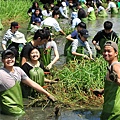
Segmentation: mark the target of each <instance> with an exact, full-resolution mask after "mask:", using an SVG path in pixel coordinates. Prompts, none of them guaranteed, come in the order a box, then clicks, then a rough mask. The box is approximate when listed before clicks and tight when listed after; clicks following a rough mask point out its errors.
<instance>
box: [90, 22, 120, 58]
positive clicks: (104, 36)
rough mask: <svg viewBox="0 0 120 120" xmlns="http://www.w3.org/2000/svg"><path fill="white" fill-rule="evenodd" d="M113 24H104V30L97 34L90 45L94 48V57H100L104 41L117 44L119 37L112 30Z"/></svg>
mask: <svg viewBox="0 0 120 120" xmlns="http://www.w3.org/2000/svg"><path fill="white" fill-rule="evenodd" d="M112 27H113V23H112V22H111V21H105V22H104V29H103V30H100V31H98V32H97V34H96V35H95V36H94V38H93V40H92V43H93V45H94V46H95V48H96V56H97V57H99V56H100V55H102V52H103V47H104V44H105V42H106V41H108V40H112V41H114V42H116V43H117V44H118V40H119V37H118V36H117V34H116V32H114V31H113V30H112Z"/></svg>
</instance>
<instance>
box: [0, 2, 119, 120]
mask: <svg viewBox="0 0 120 120" xmlns="http://www.w3.org/2000/svg"><path fill="white" fill-rule="evenodd" d="M62 4H63V3H62ZM70 5H71V6H72V4H70ZM86 5H87V3H86ZM79 6H80V5H79ZM44 8H45V9H47V8H46V6H44ZM38 9H39V7H37V8H35V9H34V10H33V8H30V9H29V10H28V14H29V16H31V23H30V24H31V25H34V24H35V25H37V24H36V23H37V22H38V21H39V22H38V23H40V24H41V28H36V29H35V30H33V39H32V40H31V41H30V42H27V41H26V39H25V36H24V34H23V33H21V32H19V31H18V28H19V27H20V26H19V24H18V23H17V22H12V23H11V26H10V29H8V30H7V32H6V33H5V35H4V37H3V40H2V48H3V50H4V51H3V52H2V54H1V60H2V62H3V68H1V69H0V111H1V112H2V113H4V114H10V115H20V114H24V108H23V103H22V97H28V96H32V97H36V96H37V95H39V93H43V94H45V95H46V96H47V97H48V99H50V100H52V101H55V100H56V99H55V97H54V96H53V95H51V94H50V93H48V92H47V91H46V90H45V89H44V88H43V86H44V83H45V82H48V83H57V82H58V81H57V80H49V79H47V78H45V75H44V73H45V72H50V69H51V68H52V66H53V64H55V63H56V62H57V60H58V59H59V52H58V49H57V44H56V43H55V41H54V40H53V39H52V37H51V36H52V35H51V28H50V27H54V28H55V30H56V31H57V32H58V31H59V32H60V33H62V34H63V35H65V33H64V32H63V30H62V29H61V28H60V26H59V23H58V22H57V20H56V19H57V18H58V17H59V12H58V11H57V10H55V8H54V10H53V12H52V13H50V12H47V13H49V14H50V15H52V17H48V16H49V15H46V18H45V19H44V20H43V16H42V15H43V14H44V15H45V14H46V12H45V11H44V12H43V11H40V9H39V12H40V13H41V15H40V18H38V17H37V18H35V19H34V16H35V15H34V13H32V14H30V13H31V12H33V11H34V12H35V11H36V12H38V11H37V10H38ZM91 14H92V15H93V13H91ZM81 20H82V19H81ZM36 21H37V22H36ZM41 21H42V22H41ZM42 26H44V27H43V28H42ZM112 27H113V23H112V22H111V21H105V22H104V29H103V30H100V31H98V33H97V34H96V35H95V36H94V37H93V40H92V43H93V45H94V46H95V48H96V51H97V55H96V57H99V56H100V55H102V54H103V57H104V59H105V60H106V61H107V62H108V63H109V69H108V73H107V75H106V80H105V89H104V99H105V101H104V106H103V111H102V115H101V119H102V120H107V119H109V118H110V119H114V118H117V117H118V118H119V112H116V111H119V108H118V107H117V106H119V105H118V104H119V97H118V95H119V85H120V80H119V79H120V73H119V67H120V65H119V62H118V45H117V44H118V41H119V38H118V36H117V34H116V33H115V32H114V31H113V30H112ZM88 37H89V33H88V30H87V28H86V23H85V22H82V21H80V22H79V23H78V24H77V25H76V27H75V30H74V31H73V32H72V33H71V34H70V35H68V36H66V39H67V42H66V44H65V49H64V55H65V56H66V62H67V63H68V62H70V61H71V60H76V59H78V60H79V61H81V59H89V60H94V58H93V53H92V50H91V47H90V45H89V42H88V40H87V38H88ZM52 48H53V50H54V54H55V57H54V58H53V60H52V61H51V50H52ZM84 48H86V49H87V51H88V54H85V53H84V51H83V50H84ZM14 65H15V66H14ZM108 86H111V87H108ZM112 88H115V89H114V90H113V89H112ZM108 94H110V95H111V96H109V95H108ZM116 94H118V95H116ZM115 95H116V96H117V97H116V96H115ZM114 101H115V102H114ZM108 106H110V109H109V110H108Z"/></svg>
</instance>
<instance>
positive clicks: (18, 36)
mask: <svg viewBox="0 0 120 120" xmlns="http://www.w3.org/2000/svg"><path fill="white" fill-rule="evenodd" d="M11 41H12V42H15V43H23V44H25V43H26V42H27V41H26V40H25V36H24V34H23V33H21V32H18V31H17V32H16V33H15V35H14V36H13V37H12V39H11Z"/></svg>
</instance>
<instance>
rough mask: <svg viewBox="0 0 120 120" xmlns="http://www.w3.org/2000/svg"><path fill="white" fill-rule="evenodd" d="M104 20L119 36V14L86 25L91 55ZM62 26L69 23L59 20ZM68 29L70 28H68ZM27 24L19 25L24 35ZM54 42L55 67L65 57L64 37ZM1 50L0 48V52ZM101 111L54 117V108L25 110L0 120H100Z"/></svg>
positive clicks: (1, 35) (82, 110)
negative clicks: (94, 38) (93, 40)
mask: <svg viewBox="0 0 120 120" xmlns="http://www.w3.org/2000/svg"><path fill="white" fill-rule="evenodd" d="M106 20H110V21H111V22H113V30H114V31H115V32H116V33H117V34H118V35H119V36H120V22H119V21H120V14H118V15H116V16H110V15H109V16H108V17H107V18H98V19H97V20H96V21H94V22H88V23H87V29H88V30H89V34H90V37H89V38H88V41H89V43H90V46H91V48H92V51H93V53H94V54H95V50H94V47H93V45H92V43H91V40H92V38H93V36H94V35H95V34H96V33H97V32H98V31H99V30H102V29H103V23H104V22H105V21H106ZM60 23H61V24H62V26H67V27H68V26H69V22H68V21H65V20H60ZM69 27H70V26H69ZM26 28H27V24H23V25H21V28H20V31H21V32H23V33H24V34H25V35H26ZM7 29H8V27H5V28H4V30H3V31H0V42H1V40H2V37H3V35H4V33H5V31H6V30H7ZM55 41H56V43H57V45H58V50H59V53H60V59H59V61H58V62H57V63H56V64H55V65H56V66H58V65H62V64H64V63H65V57H64V55H63V50H64V45H65V42H66V39H65V36H62V35H59V36H57V37H56V38H55ZM1 50H2V48H1V47H0V51H1ZM100 114H101V109H80V110H61V112H60V116H58V117H55V115H54V108H45V109H44V111H42V109H41V108H39V107H37V108H29V109H26V115H25V116H23V117H19V118H18V117H11V116H5V115H1V114H0V120H100Z"/></svg>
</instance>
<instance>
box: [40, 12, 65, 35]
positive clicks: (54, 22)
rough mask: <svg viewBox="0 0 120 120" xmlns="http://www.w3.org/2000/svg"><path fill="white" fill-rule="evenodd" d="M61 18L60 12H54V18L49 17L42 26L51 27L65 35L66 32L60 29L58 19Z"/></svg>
mask: <svg viewBox="0 0 120 120" xmlns="http://www.w3.org/2000/svg"><path fill="white" fill-rule="evenodd" d="M58 18H59V11H53V13H52V17H48V18H46V19H45V20H43V21H42V22H41V26H50V27H53V28H54V29H55V30H56V31H57V32H60V33H62V34H63V35H65V33H64V31H63V30H62V29H61V28H60V26H59V23H58V22H57V19H58Z"/></svg>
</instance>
